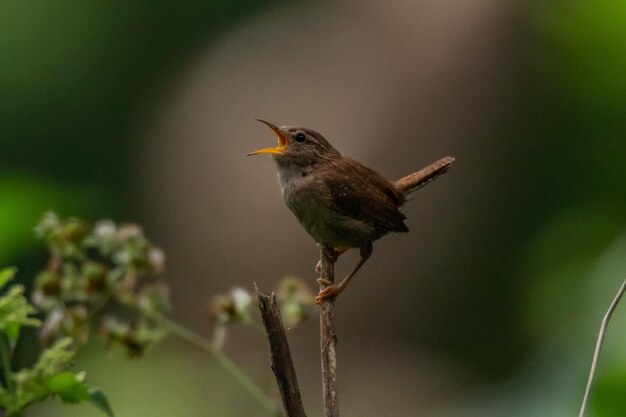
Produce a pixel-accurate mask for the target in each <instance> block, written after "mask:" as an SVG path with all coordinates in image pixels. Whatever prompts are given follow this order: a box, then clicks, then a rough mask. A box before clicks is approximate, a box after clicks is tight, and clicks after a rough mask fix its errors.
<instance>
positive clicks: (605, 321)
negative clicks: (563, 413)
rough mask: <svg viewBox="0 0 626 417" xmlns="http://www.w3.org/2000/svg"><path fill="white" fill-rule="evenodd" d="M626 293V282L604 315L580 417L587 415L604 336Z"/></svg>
mask: <svg viewBox="0 0 626 417" xmlns="http://www.w3.org/2000/svg"><path fill="white" fill-rule="evenodd" d="M624 291H626V281H624V282H623V283H622V286H621V287H620V288H619V290H618V291H617V294H616V295H615V298H614V299H613V302H612V303H611V305H610V306H609V309H608V311H607V312H606V314H605V315H604V318H603V319H602V325H601V326H600V332H599V333H598V340H597V341H596V350H595V352H594V353H593V359H592V361H591V370H590V371H589V379H588V380H587V387H586V388H585V396H584V397H583V403H582V405H581V406H580V413H579V414H578V417H583V416H584V415H585V409H586V408H587V402H588V401H589V394H590V393H591V386H592V385H593V378H594V376H595V374H596V367H597V365H598V359H599V358H600V350H601V349H602V343H603V342H604V336H605V335H606V328H607V327H608V325H609V320H610V319H611V316H612V315H613V312H614V311H615V308H616V307H617V305H618V304H619V301H620V300H621V298H622V296H623V295H624Z"/></svg>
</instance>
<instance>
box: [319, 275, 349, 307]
mask: <svg viewBox="0 0 626 417" xmlns="http://www.w3.org/2000/svg"><path fill="white" fill-rule="evenodd" d="M317 282H319V283H320V284H324V285H326V288H324V289H323V290H321V291H320V292H319V293H318V294H317V297H315V304H317V305H322V303H323V302H324V301H325V300H330V301H333V300H334V299H335V298H337V296H338V295H339V293H340V292H341V291H343V288H341V287H340V286H339V285H335V284H333V283H331V282H330V281H328V280H327V279H324V278H319V279H318V280H317Z"/></svg>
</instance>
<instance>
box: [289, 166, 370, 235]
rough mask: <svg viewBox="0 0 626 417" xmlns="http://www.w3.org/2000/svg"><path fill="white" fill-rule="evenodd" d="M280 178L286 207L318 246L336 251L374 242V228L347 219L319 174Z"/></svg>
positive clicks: (311, 173)
mask: <svg viewBox="0 0 626 417" xmlns="http://www.w3.org/2000/svg"><path fill="white" fill-rule="evenodd" d="M278 178H279V182H280V187H281V192H282V195H283V198H284V200H285V204H286V205H287V207H289V209H290V210H291V211H292V212H293V214H294V215H295V216H296V218H297V219H298V221H299V222H300V224H302V226H303V227H304V229H305V230H306V231H307V232H308V233H309V235H311V237H313V239H315V241H316V242H318V243H321V244H324V245H330V246H335V247H360V246H361V245H362V243H363V242H364V241H368V240H371V239H370V237H369V234H370V233H371V232H372V231H371V230H370V229H371V227H370V226H369V225H367V224H365V223H363V222H360V221H358V220H354V219H350V218H347V217H346V216H344V215H342V214H340V213H338V212H337V211H336V210H334V209H333V207H332V204H333V203H332V192H331V190H330V189H329V188H328V185H327V184H326V183H325V182H324V181H323V180H322V179H321V178H320V176H316V175H315V172H311V171H305V170H301V171H298V172H294V171H291V172H288V173H285V172H282V173H281V171H280V170H279V173H278Z"/></svg>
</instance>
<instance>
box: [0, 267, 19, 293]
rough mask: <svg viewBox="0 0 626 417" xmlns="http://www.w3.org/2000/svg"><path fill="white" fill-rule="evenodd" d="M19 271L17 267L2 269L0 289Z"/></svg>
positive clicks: (0, 271) (0, 272) (0, 270)
mask: <svg viewBox="0 0 626 417" xmlns="http://www.w3.org/2000/svg"><path fill="white" fill-rule="evenodd" d="M16 272H17V268H3V269H0V289H2V288H3V287H4V286H5V285H6V284H7V282H9V281H11V280H12V279H13V277H14V276H15V273H16Z"/></svg>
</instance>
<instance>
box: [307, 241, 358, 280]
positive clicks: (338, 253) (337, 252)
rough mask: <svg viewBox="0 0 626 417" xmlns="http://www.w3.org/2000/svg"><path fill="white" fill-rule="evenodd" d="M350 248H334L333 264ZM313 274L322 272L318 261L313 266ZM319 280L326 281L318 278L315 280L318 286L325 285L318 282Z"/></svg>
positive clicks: (320, 262) (320, 263) (320, 261)
mask: <svg viewBox="0 0 626 417" xmlns="http://www.w3.org/2000/svg"><path fill="white" fill-rule="evenodd" d="M349 249H350V248H335V249H334V251H335V262H337V259H338V258H339V257H340V256H341V255H343V254H344V253H346V252H347V251H348V250H349ZM315 272H317V273H318V274H319V273H321V272H322V260H321V259H320V260H319V261H317V264H316V265H315ZM320 280H322V281H326V280H325V279H324V278H319V279H318V280H317V282H319V283H320V284H325V285H328V284H326V283H325V282H320Z"/></svg>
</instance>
